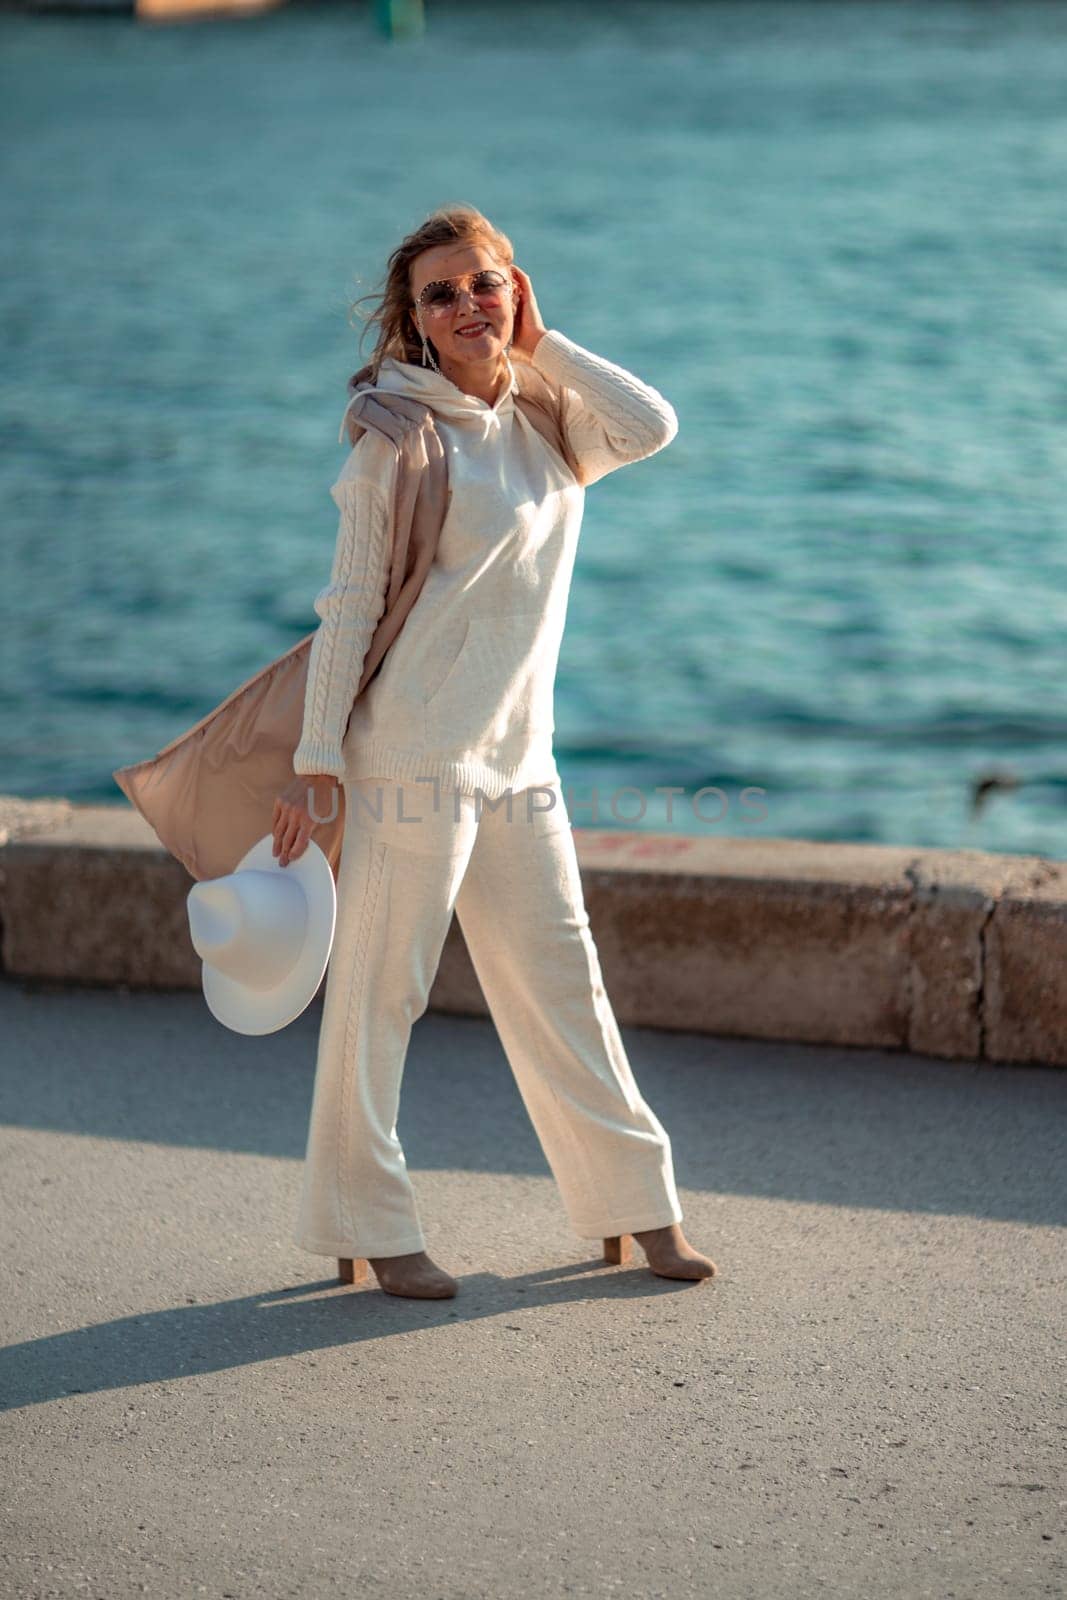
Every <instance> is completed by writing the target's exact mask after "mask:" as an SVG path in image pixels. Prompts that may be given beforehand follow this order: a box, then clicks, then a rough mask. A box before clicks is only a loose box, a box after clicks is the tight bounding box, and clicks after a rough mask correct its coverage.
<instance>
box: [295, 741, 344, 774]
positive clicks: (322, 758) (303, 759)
mask: <svg viewBox="0 0 1067 1600" xmlns="http://www.w3.org/2000/svg"><path fill="white" fill-rule="evenodd" d="M293 771H294V772H295V773H296V775H297V776H298V777H301V778H302V777H305V776H316V777H317V776H318V774H319V773H327V772H328V773H330V774H332V776H333V777H335V778H343V777H344V775H345V758H344V755H343V754H342V751H341V746H340V745H339V744H334V743H332V742H331V741H330V740H328V739H302V740H301V742H300V743H299V744H298V745H297V747H296V749H295V750H294V752H293Z"/></svg>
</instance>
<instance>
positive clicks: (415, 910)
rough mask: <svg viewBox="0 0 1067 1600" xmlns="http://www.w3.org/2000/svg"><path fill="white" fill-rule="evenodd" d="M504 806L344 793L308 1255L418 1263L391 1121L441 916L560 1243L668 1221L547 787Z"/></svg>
mask: <svg viewBox="0 0 1067 1600" xmlns="http://www.w3.org/2000/svg"><path fill="white" fill-rule="evenodd" d="M435 796H436V807H435ZM553 798H554V802H555V803H554V804H552V801H553ZM508 800H509V797H507V796H505V798H504V799H503V800H502V801H499V802H494V801H488V800H486V799H485V798H484V796H482V795H480V794H479V795H466V794H464V795H459V794H456V793H455V792H451V791H438V790H437V786H436V785H435V784H434V783H432V782H430V781H419V780H413V781H410V782H399V781H398V780H396V779H393V778H364V779H357V780H355V781H353V782H349V783H346V784H345V803H346V814H345V833H344V842H343V848H342V852H341V860H340V865H339V869H338V882H337V929H336V934H335V939H334V946H333V952H332V954H331V957H330V965H329V968H328V970H327V977H326V991H325V996H324V1002H323V1016H322V1026H321V1029H320V1033H319V1047H318V1060H317V1065H316V1071H315V1085H314V1092H313V1097H312V1106H311V1122H310V1127H309V1130H308V1139H307V1154H306V1159H305V1163H304V1170H303V1186H302V1192H301V1198H300V1210H299V1218H298V1222H297V1226H296V1231H295V1234H294V1238H295V1242H296V1243H297V1244H298V1245H299V1246H301V1247H302V1248H303V1249H305V1250H310V1251H313V1252H315V1253H317V1254H321V1255H336V1256H352V1257H358V1256H364V1257H367V1256H392V1255H407V1254H408V1253H409V1252H411V1251H415V1250H424V1249H425V1247H426V1246H425V1239H424V1235H423V1231H422V1226H421V1222H420V1219H419V1211H418V1207H417V1204H416V1199H415V1193H414V1190H413V1188H412V1183H411V1179H410V1178H409V1176H408V1172H407V1167H406V1163H405V1160H404V1152H403V1149H402V1148H401V1144H400V1140H399V1139H398V1138H397V1130H396V1124H397V1113H398V1108H399V1102H400V1082H401V1077H402V1074H403V1069H404V1060H405V1056H406V1052H407V1047H408V1040H409V1036H410V1033H411V1026H412V1023H413V1022H414V1021H415V1020H416V1019H417V1018H418V1017H420V1016H421V1015H422V1013H423V1012H424V1011H425V1010H426V1007H427V1004H428V1001H429V993H430V987H431V984H432V983H433V979H434V976H435V974H436V971H437V965H438V961H439V959H440V955H441V950H442V947H443V945H444V941H445V936H446V934H447V932H448V927H449V923H450V921H451V918H452V914H453V910H454V911H455V913H456V915H457V917H458V918H459V923H460V927H461V928H462V931H463V936H464V939H465V941H466V944H467V948H468V950H469V952H470V956H471V960H472V962H473V965H474V969H475V972H476V973H477V976H478V979H479V982H480V984H481V987H482V991H483V994H484V996H485V1000H486V1003H487V1005H488V1007H489V1011H490V1013H491V1016H492V1019H493V1022H494V1023H495V1025H496V1029H497V1032H498V1034H499V1036H500V1040H501V1043H502V1045H503V1047H504V1050H505V1053H506V1055H507V1058H508V1062H509V1064H510V1066H511V1070H512V1072H513V1073H514V1075H515V1081H516V1083H517V1085H518V1089H519V1092H520V1094H521V1096H522V1099H523V1103H524V1104H525V1106H526V1109H527V1111H528V1113H529V1115H530V1119H531V1121H532V1123H533V1126H534V1129H535V1131H536V1133H537V1135H538V1138H539V1139H540V1142H541V1147H542V1149H543V1151H544V1153H545V1157H546V1160H547V1161H548V1164H549V1167H550V1168H551V1170H552V1174H553V1176H554V1178H555V1180H556V1182H557V1184H558V1186H559V1190H560V1194H561V1197H562V1200H563V1204H564V1206H565V1208H566V1211H567V1215H568V1218H569V1220H570V1222H571V1225H572V1226H573V1228H574V1230H575V1232H576V1233H577V1234H578V1235H579V1237H581V1238H585V1239H597V1238H606V1237H610V1236H612V1235H615V1234H620V1233H633V1232H639V1231H642V1230H645V1229H648V1228H659V1227H663V1226H664V1225H666V1224H667V1223H670V1222H680V1221H681V1220H682V1210H681V1206H680V1205H679V1202H678V1194H677V1191H676V1189H675V1183H674V1171H673V1165H672V1159H671V1144H670V1140H669V1138H668V1136H667V1133H666V1131H665V1130H664V1128H663V1127H662V1125H661V1124H660V1122H659V1121H658V1119H657V1118H656V1116H655V1114H654V1113H653V1112H652V1110H651V1109H650V1107H649V1106H648V1105H647V1104H646V1103H645V1101H644V1100H643V1099H642V1097H641V1094H640V1093H639V1091H638V1088H637V1085H636V1083H635V1081H634V1076H633V1073H632V1071H631V1069H630V1064H629V1061H628V1060H627V1056H626V1051H625V1049H624V1047H623V1042H622V1039H621V1037H620V1035H619V1029H618V1026H617V1024H616V1021H615V1015H614V1012H613V1011H612V1007H611V1003H610V1001H609V999H608V996H607V994H606V992H605V990H604V985H603V979H602V976H601V971H600V963H599V961H598V958H597V952H596V947H595V945H594V942H593V937H592V934H591V932H590V928H589V918H588V916H587V914H586V910H585V904H584V900H583V896H582V885H581V879H580V877H579V872H578V862H577V857H576V854H575V848H574V839H573V836H572V834H571V829H570V819H569V817H568V815H567V812H566V808H565V804H564V799H563V795H562V793H561V789H560V786H559V785H558V784H557V785H556V786H555V787H554V788H553V789H547V788H536V789H527V790H524V791H520V792H517V793H515V794H512V795H511V796H510V814H509V804H508ZM379 811H380V816H381V820H380V821H379V820H378V813H379Z"/></svg>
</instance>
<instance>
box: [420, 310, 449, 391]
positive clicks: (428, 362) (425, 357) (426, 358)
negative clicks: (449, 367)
mask: <svg viewBox="0 0 1067 1600" xmlns="http://www.w3.org/2000/svg"><path fill="white" fill-rule="evenodd" d="M416 327H417V328H418V330H419V338H420V339H421V340H422V364H423V366H424V367H432V368H433V370H434V371H435V372H436V373H437V375H438V377H439V378H443V377H444V373H443V372H442V371H441V369H440V367H439V366H438V365H437V362H436V361H435V360H434V358H433V354H432V352H431V350H430V346H429V345H428V344H427V342H426V335H425V333H424V332H423V329H422V321H421V319H420V320H419V321H418V322H417V323H416Z"/></svg>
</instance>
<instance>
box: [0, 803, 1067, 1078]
mask: <svg viewBox="0 0 1067 1600" xmlns="http://www.w3.org/2000/svg"><path fill="white" fill-rule="evenodd" d="M575 840H576V843H577V849H578V858H579V862H580V864H581V869H582V880H583V883H584V886H585V893H586V905H587V908H588V911H589V919H590V923H591V926H592V930H593V934H594V937H595V939H596V943H597V948H598V951H599V954H600V961H601V966H602V968H603V974H604V982H605V985H606V988H607V991H608V993H609V995H610V996H611V1001H612V1004H613V1006H614V1008H615V1012H616V1015H617V1017H618V1019H619V1021H620V1022H621V1023H623V1024H627V1025H633V1026H644V1027H657V1028H668V1029H682V1030H685V1031H689V1032H693V1031H696V1032H706V1033H712V1034H718V1035H727V1036H730V1035H733V1036H737V1037H743V1038H754V1039H783V1040H797V1041H804V1042H808V1043H822V1044H828V1045H857V1046H871V1047H876V1048H880V1049H886V1048H889V1049H894V1048H895V1049H900V1050H907V1051H914V1052H917V1053H921V1054H924V1055H931V1056H941V1057H945V1058H948V1059H952V1060H966V1061H976V1060H987V1061H1000V1062H1036V1063H1041V1064H1046V1065H1051V1066H1067V862H1058V861H1051V860H1049V859H1047V858H1046V857H1043V856H1017V855H992V854H987V853H984V852H981V851H969V850H968V851H954V850H917V849H907V848H903V847H900V848H897V847H893V846H880V845H852V844H822V843H813V842H809V841H806V840H802V839H749V838H739V837H716V838H710V837H699V836H690V835H680V834H670V833H657V834H648V833H636V832H625V833H620V832H613V831H605V830H601V829H597V828H582V827H576V828H575ZM192 883H193V879H192V878H190V876H189V874H188V873H187V872H186V871H185V869H184V867H182V866H181V865H180V864H179V863H178V862H177V861H176V860H174V858H173V857H172V856H170V855H169V854H168V852H167V851H166V850H165V849H164V848H163V846H162V845H161V844H160V843H159V841H158V839H157V838H156V835H155V834H154V832H153V831H152V829H151V828H150V827H149V825H148V824H147V823H146V822H145V821H144V819H143V818H142V817H141V816H139V815H138V813H137V812H135V811H134V810H133V808H132V807H130V806H127V805H108V806H76V805H72V804H71V803H70V802H69V801H66V800H62V799H56V800H52V799H48V800H39V801H24V800H19V799H17V798H15V797H10V796H0V958H2V969H3V973H4V975H5V976H7V977H10V978H26V979H44V980H51V981H55V982H61V983H88V984H103V985H124V986H126V987H130V988H160V989H175V988H178V989H185V988H199V986H200V962H199V959H198V957H197V955H196V952H195V951H194V950H193V947H192V944H191V942H190V938H189V925H188V921H187V917H186V907H185V897H186V895H187V894H188V891H189V889H190V888H191V886H192ZM430 1006H431V1008H432V1009H435V1010H439V1011H451V1012H464V1013H473V1014H479V1015H484V1014H485V1012H486V1007H485V1003H484V1000H483V998H482V994H481V989H480V987H479V985H478V981H477V979H476V977H475V974H474V971H473V968H472V967H471V964H470V960H469V957H468V955H467V950H466V946H465V944H464V942H463V936H462V933H461V931H460V928H459V924H458V921H456V920H454V921H453V924H452V927H451V929H450V932H449V935H448V939H447V941H446V944H445V949H444V953H443V956H442V959H441V964H440V968H439V970H438V973H437V977H436V979H435V982H434V985H433V989H432V991H431V994H430Z"/></svg>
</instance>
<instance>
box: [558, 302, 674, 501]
mask: <svg viewBox="0 0 1067 1600" xmlns="http://www.w3.org/2000/svg"><path fill="white" fill-rule="evenodd" d="M530 360H531V363H532V365H533V366H535V367H536V368H537V369H538V371H539V372H542V373H543V374H544V375H545V377H547V378H549V379H550V380H551V381H552V382H554V383H556V384H558V385H559V386H560V388H561V390H562V393H563V407H564V410H563V416H564V424H565V426H566V429H567V436H568V439H569V440H570V444H571V447H572V449H573V451H574V454H575V455H576V456H577V458H578V461H579V463H580V465H581V467H582V472H583V477H584V481H585V483H586V484H590V483H595V482H596V481H597V479H598V478H603V477H604V476H606V474H607V473H609V472H614V471H615V469H616V468H617V467H623V466H625V465H626V464H627V463H628V462H630V461H641V460H643V459H644V458H645V456H651V455H655V453H656V451H657V450H662V449H663V448H664V446H665V445H668V444H670V442H671V440H672V439H673V438H674V436H675V434H676V433H677V432H678V418H677V415H676V414H675V411H674V407H673V406H672V405H671V403H670V401H669V400H666V399H664V397H663V395H661V394H660V393H659V391H658V389H653V388H652V386H651V385H650V384H647V383H642V381H641V379H640V378H636V377H634V375H633V373H632V372H627V371H626V369H625V367H617V366H615V365H614V363H613V362H611V361H605V360H604V358H603V357H602V356H597V355H594V354H593V352H592V351H591V350H585V349H583V347H582V346H581V345H580V344H575V342H574V340H573V339H568V338H567V336H566V334H563V333H560V332H559V330H558V329H557V328H550V329H549V331H548V332H547V333H545V334H543V335H542V337H541V338H540V339H539V340H538V342H537V346H536V348H535V349H534V352H533V355H532V356H531V358H530Z"/></svg>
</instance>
